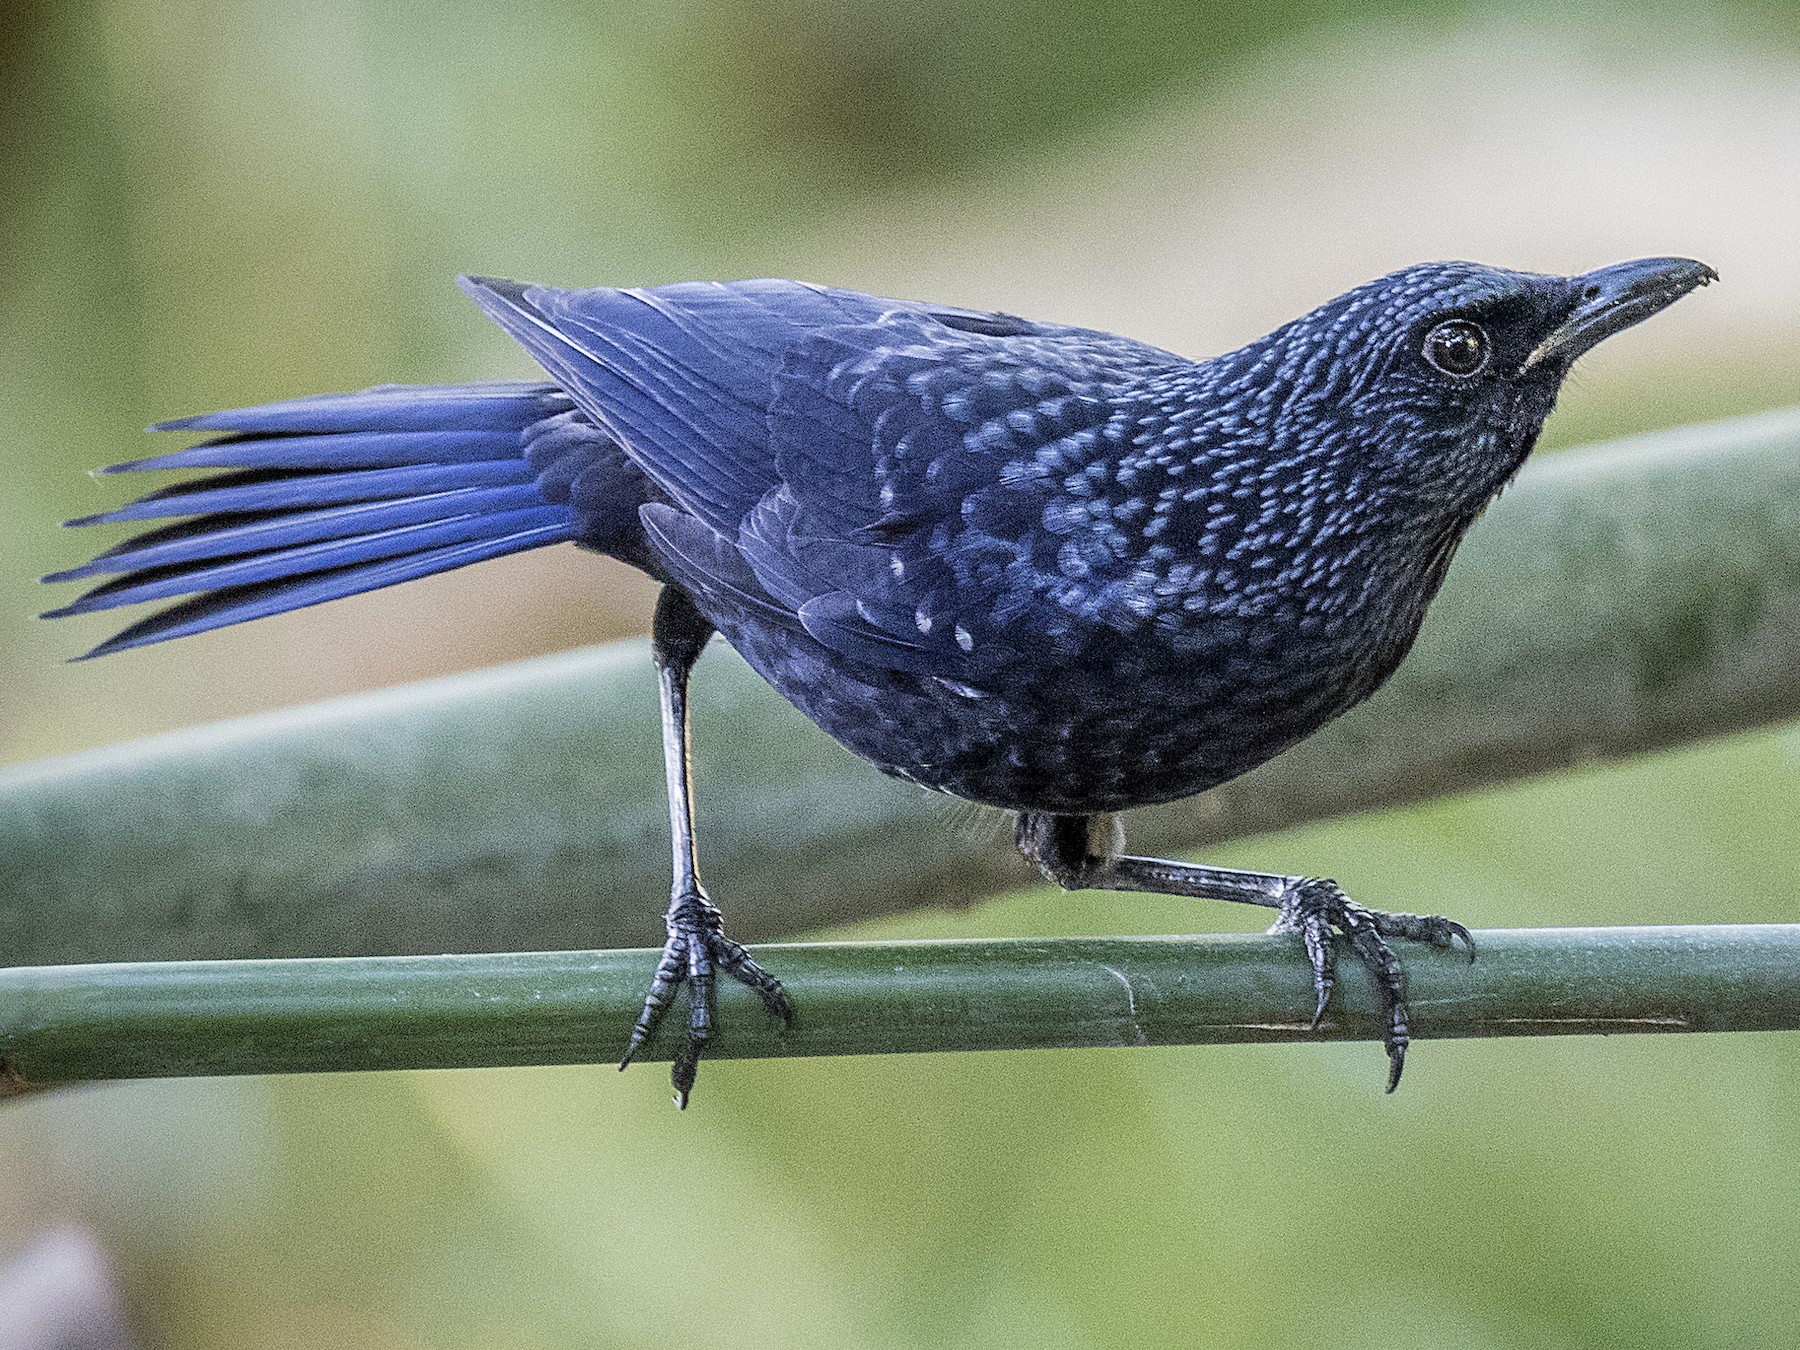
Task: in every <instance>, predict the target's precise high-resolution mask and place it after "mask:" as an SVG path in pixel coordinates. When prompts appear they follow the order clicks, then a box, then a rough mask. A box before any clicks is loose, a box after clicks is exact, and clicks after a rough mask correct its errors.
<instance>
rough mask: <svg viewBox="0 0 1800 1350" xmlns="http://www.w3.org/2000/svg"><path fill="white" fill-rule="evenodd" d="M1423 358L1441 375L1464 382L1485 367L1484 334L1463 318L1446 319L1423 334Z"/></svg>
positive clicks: (1486, 351) (1486, 340) (1486, 338)
mask: <svg viewBox="0 0 1800 1350" xmlns="http://www.w3.org/2000/svg"><path fill="white" fill-rule="evenodd" d="M1424 356H1425V359H1426V360H1427V361H1429V362H1431V364H1432V365H1434V366H1436V367H1437V368H1438V369H1439V370H1441V371H1443V372H1444V374H1446V375H1455V376H1457V377H1458V378H1459V379H1466V378H1467V377H1468V376H1470V375H1473V374H1474V373H1475V372H1476V371H1478V370H1480V369H1481V368H1482V367H1483V366H1485V365H1486V364H1487V359H1488V335H1487V334H1486V333H1485V332H1484V331H1483V330H1482V327H1481V325H1480V324H1475V323H1470V322H1469V321H1468V320H1467V319H1446V320H1445V321H1444V322H1443V323H1440V324H1439V325H1438V326H1437V327H1436V328H1433V329H1432V330H1431V331H1430V332H1429V333H1427V334H1426V335H1425V346H1424Z"/></svg>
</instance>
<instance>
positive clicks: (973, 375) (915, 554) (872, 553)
mask: <svg viewBox="0 0 1800 1350" xmlns="http://www.w3.org/2000/svg"><path fill="white" fill-rule="evenodd" d="M1178 361H1179V358H1176V357H1172V356H1170V355H1169V354H1168V353H1166V352H1161V351H1158V350H1156V349H1155V348H1150V347H1145V346H1142V345H1141V344H1137V343H1131V342H1127V341H1125V340H1123V339H1119V338H1114V337H1111V336H1110V335H1106V334H1100V333H1090V332H1086V331H1084V330H1078V329H1069V328H1061V327H1053V326H1049V325H1037V324H1030V323H1027V322H1025V321H1023V320H1016V319H1010V318H1007V317H1006V316H1001V315H972V314H967V313H964V312H946V311H911V312H909V311H890V312H888V313H886V314H884V315H883V316H882V317H881V319H880V320H879V321H877V322H876V323H873V324H865V325H859V326H854V327H852V326H840V327H835V328H830V329H826V330H822V331H820V332H818V333H815V334H813V335H811V336H809V337H808V338H807V339H806V340H805V341H803V342H800V343H797V344H795V345H794V346H793V347H792V348H790V349H789V351H788V353H787V358H786V360H785V361H784V362H783V365H782V369H781V372H780V375H779V377H778V378H777V380H776V386H775V399H774V403H773V405H772V406H771V408H770V411H769V429H770V439H771V443H772V444H773V446H774V449H775V467H776V472H777V475H778V478H779V483H778V485H777V486H776V487H775V488H774V489H772V490H771V491H769V492H767V493H765V494H764V495H763V497H762V498H761V500H760V501H759V502H758V503H757V506H756V509H755V510H754V511H753V512H752V513H751V514H750V515H749V517H747V518H746V519H745V521H744V523H743V525H742V527H741V529H740V531H739V536H738V540H737V543H738V550H739V552H740V553H741V555H742V556H743V558H744V559H745V561H746V562H747V563H748V565H749V567H750V569H751V571H752V572H753V573H754V574H755V576H756V578H757V580H758V581H759V582H760V583H761V585H762V587H763V589H764V590H766V591H767V592H768V593H769V594H771V595H773V596H775V597H776V598H777V599H779V600H780V602H781V603H782V604H783V605H784V606H786V607H788V608H791V609H793V610H794V611H795V613H797V614H798V615H799V618H800V621H801V623H802V625H803V626H804V627H805V628H806V630H807V631H808V632H809V633H811V634H812V635H813V636H814V637H815V638H816V639H818V640H819V641H820V642H822V643H824V644H825V645H827V646H829V647H833V648H836V649H838V650H840V651H844V652H846V653H847V654H849V655H852V656H855V657H857V658H859V659H862V660H866V661H869V662H872V663H875V664H880V665H884V666H890V667H894V668H899V669H908V670H913V671H917V672H919V673H925V674H933V675H940V676H944V677H946V678H954V679H959V680H964V681H967V682H974V683H978V682H979V680H980V679H981V678H982V677H983V675H984V673H985V672H991V671H993V670H995V669H998V668H1000V667H1003V666H1005V665H1008V664H1011V662H1012V661H1013V660H1014V659H1015V657H1016V654H1017V652H1018V649H1019V646H1020V645H1021V644H1027V643H1029V644H1031V645H1033V646H1037V645H1038V644H1042V643H1046V642H1047V643H1050V644H1052V645H1055V644H1058V643H1061V642H1067V643H1070V644H1074V643H1076V642H1078V641H1079V640H1080V633H1081V631H1082V630H1084V629H1085V630H1088V631H1091V628H1092V625H1093V623H1094V622H1096V621H1100V622H1105V621H1106V617H1105V616H1106V615H1107V614H1108V613H1109V612H1112V611H1113V610H1114V609H1116V606H1114V604H1113V599H1114V598H1113V597H1111V596H1110V595H1109V594H1108V592H1107V587H1106V585H1105V584H1104V583H1103V582H1102V581H1101V580H1100V578H1099V576H1098V573H1099V571H1101V570H1104V569H1101V568H1090V569H1087V570H1086V571H1085V572H1084V570H1083V567H1082V564H1081V560H1080V558H1079V557H1076V556H1074V555H1073V554H1072V553H1071V547H1073V549H1074V551H1075V553H1079V552H1080V551H1081V550H1082V549H1083V548H1085V547H1086V546H1087V544H1088V543H1090V542H1091V539H1090V538H1089V536H1091V535H1092V534H1093V530H1091V529H1090V525H1091V522H1089V521H1087V520H1086V519H1085V517H1083V516H1082V515H1081V514H1080V512H1079V509H1076V510H1074V511H1071V509H1070V504H1071V503H1074V506H1075V507H1076V508H1079V505H1080V501H1081V498H1080V496H1079V491H1080V484H1079V483H1077V485H1076V489H1075V491H1074V493H1072V492H1071V490H1070V487H1069V480H1070V479H1071V477H1072V476H1073V477H1074V478H1076V479H1080V477H1081V475H1082V474H1083V473H1084V471H1085V469H1086V468H1087V466H1089V465H1091V464H1094V463H1108V462H1116V461H1117V459H1118V458H1119V452H1120V449H1121V447H1120V446H1117V445H1114V444H1112V442H1114V441H1116V440H1118V439H1119V438H1120V437H1121V436H1123V435H1125V434H1127V433H1126V428H1127V426H1128V425H1129V423H1128V421H1127V420H1126V419H1124V418H1122V417H1121V416H1120V395H1121V392H1122V391H1124V390H1126V389H1128V388H1130V387H1131V386H1132V385H1133V383H1134V382H1135V381H1138V380H1140V379H1142V378H1143V377H1144V376H1145V375H1146V374H1147V373H1149V372H1151V371H1154V370H1160V369H1166V368H1168V366H1169V365H1171V364H1172V363H1176V362H1178ZM1113 486H1114V485H1112V484H1107V485H1105V490H1100V491H1097V492H1095V493H1093V494H1090V496H1091V497H1092V499H1094V500H1098V501H1104V500H1105V499H1106V498H1107V497H1108V496H1109V494H1110V491H1111V489H1112V487H1113ZM1064 517H1066V519H1065V518H1064ZM1107 523H1108V524H1110V520H1109V521H1108V522H1107ZM1072 541H1073V542H1072ZM1107 561H1109V562H1111V561H1115V560H1113V559H1111V558H1109V559H1108V560H1107Z"/></svg>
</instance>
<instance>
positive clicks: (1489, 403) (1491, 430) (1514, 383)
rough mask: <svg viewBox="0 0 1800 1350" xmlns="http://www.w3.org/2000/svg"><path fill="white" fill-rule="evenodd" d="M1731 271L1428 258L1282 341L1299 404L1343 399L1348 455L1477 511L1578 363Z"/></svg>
mask: <svg viewBox="0 0 1800 1350" xmlns="http://www.w3.org/2000/svg"><path fill="white" fill-rule="evenodd" d="M1716 279H1717V274H1716V273H1715V272H1714V271H1713V269H1712V268H1710V267H1708V266H1707V265H1706V264H1705V263H1701V262H1695V261H1694V260H1692V259H1691V258H1644V259H1640V260H1638V261H1636V262H1627V263H1619V264H1617V265H1616V266H1613V267H1603V268H1601V269H1599V270H1598V271H1594V272H1586V273H1583V274H1581V275H1579V276H1569V277H1559V276H1543V275H1539V274H1537V273H1533V272H1509V271H1505V270H1503V269H1500V268H1496V267H1484V266H1481V265H1479V264H1477V263H1466V262H1447V263H1425V264H1421V265H1419V266H1416V267H1408V268H1405V269H1404V270H1402V271H1399V272H1395V273H1393V274H1391V275H1389V276H1385V277H1382V278H1381V279H1379V280H1377V281H1372V282H1369V283H1368V284H1367V285H1364V286H1359V287H1357V288H1356V289H1355V290H1353V291H1349V292H1347V293H1346V294H1344V295H1341V296H1339V297H1338V298H1337V299H1335V300H1331V301H1329V302H1327V303H1326V304H1324V305H1322V306H1320V307H1319V308H1318V309H1316V310H1314V311H1313V312H1312V313H1310V314H1307V315H1304V316H1302V317H1301V318H1299V319H1296V320H1295V321H1294V322H1293V323H1290V324H1288V325H1286V326H1285V327H1283V328H1282V329H1279V330H1277V332H1275V333H1273V334H1271V335H1270V337H1269V339H1267V340H1266V341H1270V342H1273V343H1275V344H1277V346H1278V347H1279V349H1280V350H1281V351H1282V353H1283V357H1284V359H1283V360H1282V363H1281V364H1282V365H1283V366H1284V367H1285V369H1286V372H1287V373H1288V375H1289V378H1290V379H1291V380H1292V384H1291V386H1290V394H1291V396H1292V397H1291V399H1290V401H1289V404H1288V407H1289V410H1290V411H1297V410H1304V409H1306V408H1311V409H1312V410H1313V415H1316V414H1317V412H1318V411H1319V410H1320V409H1321V408H1322V407H1327V406H1328V407H1330V408H1331V410H1332V414H1333V416H1334V417H1336V418H1341V419H1343V422H1344V424H1345V428H1344V429H1345V430H1346V431H1347V432H1348V433H1349V434H1348V438H1347V442H1346V443H1343V448H1344V450H1345V451H1346V452H1347V453H1349V454H1352V455H1354V456H1357V457H1366V458H1364V459H1363V468H1364V469H1365V470H1372V471H1373V472H1374V473H1375V475H1376V476H1377V477H1378V478H1379V479H1380V481H1382V482H1383V483H1384V484H1385V485H1387V487H1388V488H1389V489H1390V490H1394V491H1397V492H1399V493H1400V494H1401V495H1403V496H1406V497H1409V498H1411V500H1412V501H1413V502H1414V503H1415V504H1418V505H1424V504H1430V505H1432V506H1435V507H1437V508H1438V509H1440V510H1445V511H1449V512H1451V513H1453V514H1456V515H1464V516H1467V517H1472V516H1473V514H1474V513H1475V512H1478V511H1480V509H1481V508H1482V507H1483V506H1485V505H1486V504H1487V502H1488V501H1489V500H1490V499H1491V498H1492V497H1493V495H1494V494H1495V493H1496V492H1498V491H1499V490H1500V488H1501V487H1502V486H1504V485H1505V483H1506V482H1507V480H1508V479H1510V478H1511V477H1512V475H1513V474H1514V473H1515V472H1517V470H1518V468H1519V465H1520V464H1521V463H1523V462H1524V459H1525V457H1526V455H1528V454H1529V453H1530V452H1531V448H1532V446H1533V445H1534V444H1535V443H1536V441H1537V436H1538V431H1539V429H1540V428H1541V427H1542V426H1543V423H1544V419H1545V418H1546V417H1548V416H1549V415H1550V410H1551V408H1552V407H1554V406H1555V403H1556V394H1557V390H1558V389H1559V388H1560V387H1561V385H1562V382H1563V379H1564V377H1565V376H1567V375H1568V373H1569V368H1570V366H1572V365H1573V364H1574V362H1575V360H1576V358H1577V357H1579V356H1580V355H1581V354H1582V353H1583V352H1586V351H1588V350H1589V349H1590V348H1592V347H1593V346H1594V345H1595V344H1596V343H1598V342H1600V341H1601V340H1603V339H1605V338H1608V337H1611V336H1612V335H1613V334H1614V333H1618V332H1620V331H1622V330H1624V329H1626V328H1629V327H1631V326H1632V325H1633V324H1635V323H1638V322H1640V321H1641V320H1643V319H1647V318H1649V317H1650V316H1651V315H1652V314H1655V313H1656V312H1657V311H1658V310H1660V309H1663V308H1665V307H1666V306H1668V305H1670V304H1673V303H1674V302H1675V301H1676V300H1678V299H1680V298H1681V297H1682V296H1684V295H1686V294H1687V293H1688V292H1689V291H1691V290H1694V289H1695V288H1696V287H1698V286H1702V285H1705V284H1706V283H1707V282H1709V281H1713V280H1716Z"/></svg>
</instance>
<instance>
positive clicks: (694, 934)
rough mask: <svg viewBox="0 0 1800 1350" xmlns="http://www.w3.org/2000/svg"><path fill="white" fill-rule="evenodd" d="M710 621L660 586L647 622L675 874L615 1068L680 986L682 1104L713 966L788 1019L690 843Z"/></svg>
mask: <svg viewBox="0 0 1800 1350" xmlns="http://www.w3.org/2000/svg"><path fill="white" fill-rule="evenodd" d="M712 634H713V627H712V624H711V623H710V622H709V621H708V620H707V619H706V618H705V616H703V615H702V614H701V613H700V611H699V610H697V609H695V608H694V602H693V601H692V600H690V599H689V598H688V596H687V593H686V592H685V591H682V590H680V589H678V588H676V587H674V586H665V587H663V591H662V594H661V596H660V597H658V599H657V602H656V618H655V620H654V621H653V623H652V625H651V629H650V647H651V653H652V655H653V656H654V657H655V659H656V673H657V680H658V683H659V685H660V692H661V697H662V737H663V766H664V769H665V770H666V772H667V775H668V784H669V837H670V842H671V845H672V847H673V850H674V860H675V881H674V884H673V886H671V887H670V892H669V912H668V914H667V915H665V916H664V924H665V925H666V927H667V929H668V934H669V937H668V941H667V942H665V943H664V944H663V953H662V960H660V961H658V962H657V964H656V974H655V976H654V977H652V979H651V981H650V992H649V993H648V994H646V995H645V996H644V1011H643V1012H642V1013H640V1014H639V1015H638V1019H637V1023H636V1024H635V1025H634V1026H633V1027H632V1028H631V1040H630V1042H629V1043H628V1044H627V1045H626V1047H625V1057H624V1058H623V1059H622V1060H621V1061H620V1062H619V1067H620V1068H621V1069H623V1068H624V1067H625V1066H626V1065H628V1064H630V1063H631V1060H632V1057H633V1056H634V1055H636V1054H637V1052H638V1050H639V1049H640V1048H642V1046H643V1044H644V1042H645V1041H647V1040H649V1039H650V1037H651V1036H652V1035H653V1034H655V1032H656V1027H657V1024H658V1023H660V1022H661V1021H662V1019H663V1014H664V1013H666V1012H667V1011H668V1010H669V1005H670V1004H671V1003H672V1002H674V999H675V991H676V990H677V989H679V988H680V987H681V986H682V985H683V984H684V983H685V984H686V985H687V987H688V1029H687V1039H686V1041H685V1042H684V1043H683V1044H682V1046H681V1048H680V1049H679V1050H677V1051H676V1052H675V1063H674V1066H673V1068H672V1069H671V1070H670V1075H669V1076H670V1079H671V1081H673V1083H674V1085H675V1105H676V1106H678V1107H681V1108H682V1109H684V1110H685V1109H686V1108H687V1103H688V1093H689V1092H690V1091H691V1090H692V1089H693V1086H694V1075H695V1074H696V1073H697V1072H698V1071H699V1066H700V1052H701V1051H702V1050H704V1049H705V1048H706V1043H707V1041H709V1040H710V1039H711V1038H712V1033H713V973H714V971H715V970H722V971H724V972H725V973H726V974H727V975H730V976H731V977H732V978H733V979H737V980H741V981H743V982H744V983H745V984H747V985H749V986H750V987H751V988H752V989H754V990H755V991H756V992H757V993H758V994H760V995H761V996H762V1001H763V1005H764V1006H765V1007H767V1008H768V1010H769V1012H770V1013H772V1014H773V1015H774V1016H776V1017H779V1018H780V1019H781V1020H782V1022H783V1024H784V1025H787V1026H792V1025H793V1022H794V1006H793V1004H792V1003H791V1002H789V1000H788V996H787V992H786V991H785V990H784V989H782V987H781V981H780V980H778V979H776V978H775V977H774V976H773V975H771V974H769V973H768V972H767V971H765V970H764V969H763V968H762V967H761V966H759V965H757V964H756V962H755V961H753V960H751V959H750V953H749V952H747V951H745V950H744V947H743V945H742V944H741V943H738V942H734V941H732V940H731V939H730V938H728V937H726V936H725V923H724V918H723V916H722V915H721V914H720V913H719V907H718V906H717V905H715V904H713V902H712V901H711V900H710V899H708V898H707V894H706V892H705V891H703V890H702V889H700V864H699V855H698V852H697V850H696V847H695V843H694V789H693V782H692V776H691V763H690V759H689V755H688V707H687V689H688V675H689V673H690V672H691V671H692V670H693V668H694V662H695V661H697V660H699V659H700V653H701V651H702V650H703V649H704V648H705V647H706V643H707V639H709V638H710V637H712Z"/></svg>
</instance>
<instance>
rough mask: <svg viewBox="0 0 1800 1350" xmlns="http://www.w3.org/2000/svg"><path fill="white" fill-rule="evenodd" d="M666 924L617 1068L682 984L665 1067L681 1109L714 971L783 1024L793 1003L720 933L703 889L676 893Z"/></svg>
mask: <svg viewBox="0 0 1800 1350" xmlns="http://www.w3.org/2000/svg"><path fill="white" fill-rule="evenodd" d="M665 923H666V924H667V927H668V931H669V938H668V941H667V942H665V943H663V952H662V960H660V961H658V962H657V963H656V974H655V975H654V976H653V977H652V978H651V980H650V991H649V993H647V994H645V995H644V1011H643V1012H641V1013H640V1014H638V1020H637V1022H636V1024H635V1025H633V1027H632V1028H631V1039H630V1041H629V1042H628V1043H627V1044H626V1046H625V1056H624V1058H623V1059H621V1060H620V1061H619V1067H620V1068H621V1069H623V1068H625V1067H626V1066H628V1065H629V1064H630V1063H631V1061H632V1059H633V1058H634V1057H635V1056H636V1055H637V1052H638V1051H639V1050H640V1049H642V1048H643V1045H644V1042H645V1041H647V1040H649V1039H650V1037H652V1036H653V1035H655V1034H656V1028H657V1026H658V1025H659V1024H660V1023H661V1022H662V1020H663V1015H664V1014H665V1013H667V1012H668V1010H669V1007H670V1005H671V1004H672V1003H673V1002H674V1001H675V991H676V990H677V989H679V988H680V987H681V986H682V985H684V984H685V985H687V990H688V1027H687V1039H686V1040H685V1041H684V1042H683V1043H682V1045H681V1048H680V1049H678V1050H677V1051H676V1052H675V1062H674V1064H673V1065H672V1066H671V1067H670V1070H669V1078H670V1081H671V1082H673V1083H674V1085H675V1105H676V1106H678V1107H680V1108H681V1109H682V1110H684V1111H685V1110H686V1109H687V1104H688V1093H689V1092H691V1091H692V1090H693V1087H694V1076H695V1074H697V1073H698V1072H699V1070H700V1052H701V1051H702V1050H704V1049H705V1048H706V1043H707V1042H708V1041H710V1040H711V1039H712V1035H713V1025H714V1013H715V1009H714V1005H713V975H714V972H715V971H720V970H722V971H724V972H725V973H726V974H727V975H729V976H731V977H732V978H733V979H735V980H739V981H741V982H742V983H744V984H747V985H749V986H750V987H751V988H752V989H754V990H755V991H756V992H757V993H758V994H759V995H760V996H761V997H762V1001H763V1006H764V1007H765V1008H767V1009H768V1010H769V1012H770V1014H771V1015H772V1016H774V1017H778V1018H780V1019H781V1022H782V1025H783V1026H785V1027H789V1028H791V1027H792V1026H793V1025H794V1005H793V1003H792V1001H791V1000H789V998H788V996H787V991H786V990H785V989H783V988H782V987H781V981H780V980H778V979H776V978H775V977H774V976H773V975H771V974H769V972H768V971H766V970H764V969H763V968H762V967H761V966H759V965H757V964H756V962H755V961H754V960H752V959H751V957H750V953H749V952H748V951H746V950H745V949H744V945H743V944H742V943H741V942H734V941H732V940H731V939H730V938H728V937H726V936H725V920H724V916H723V915H721V914H720V913H719V907H718V906H717V905H715V904H713V902H712V901H711V900H709V899H707V898H706V894H705V892H703V891H700V890H694V891H690V892H687V893H685V894H681V895H677V896H676V897H675V899H674V900H673V901H672V902H671V903H670V905H669V912H668V915H667V916H666V919H665Z"/></svg>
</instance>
